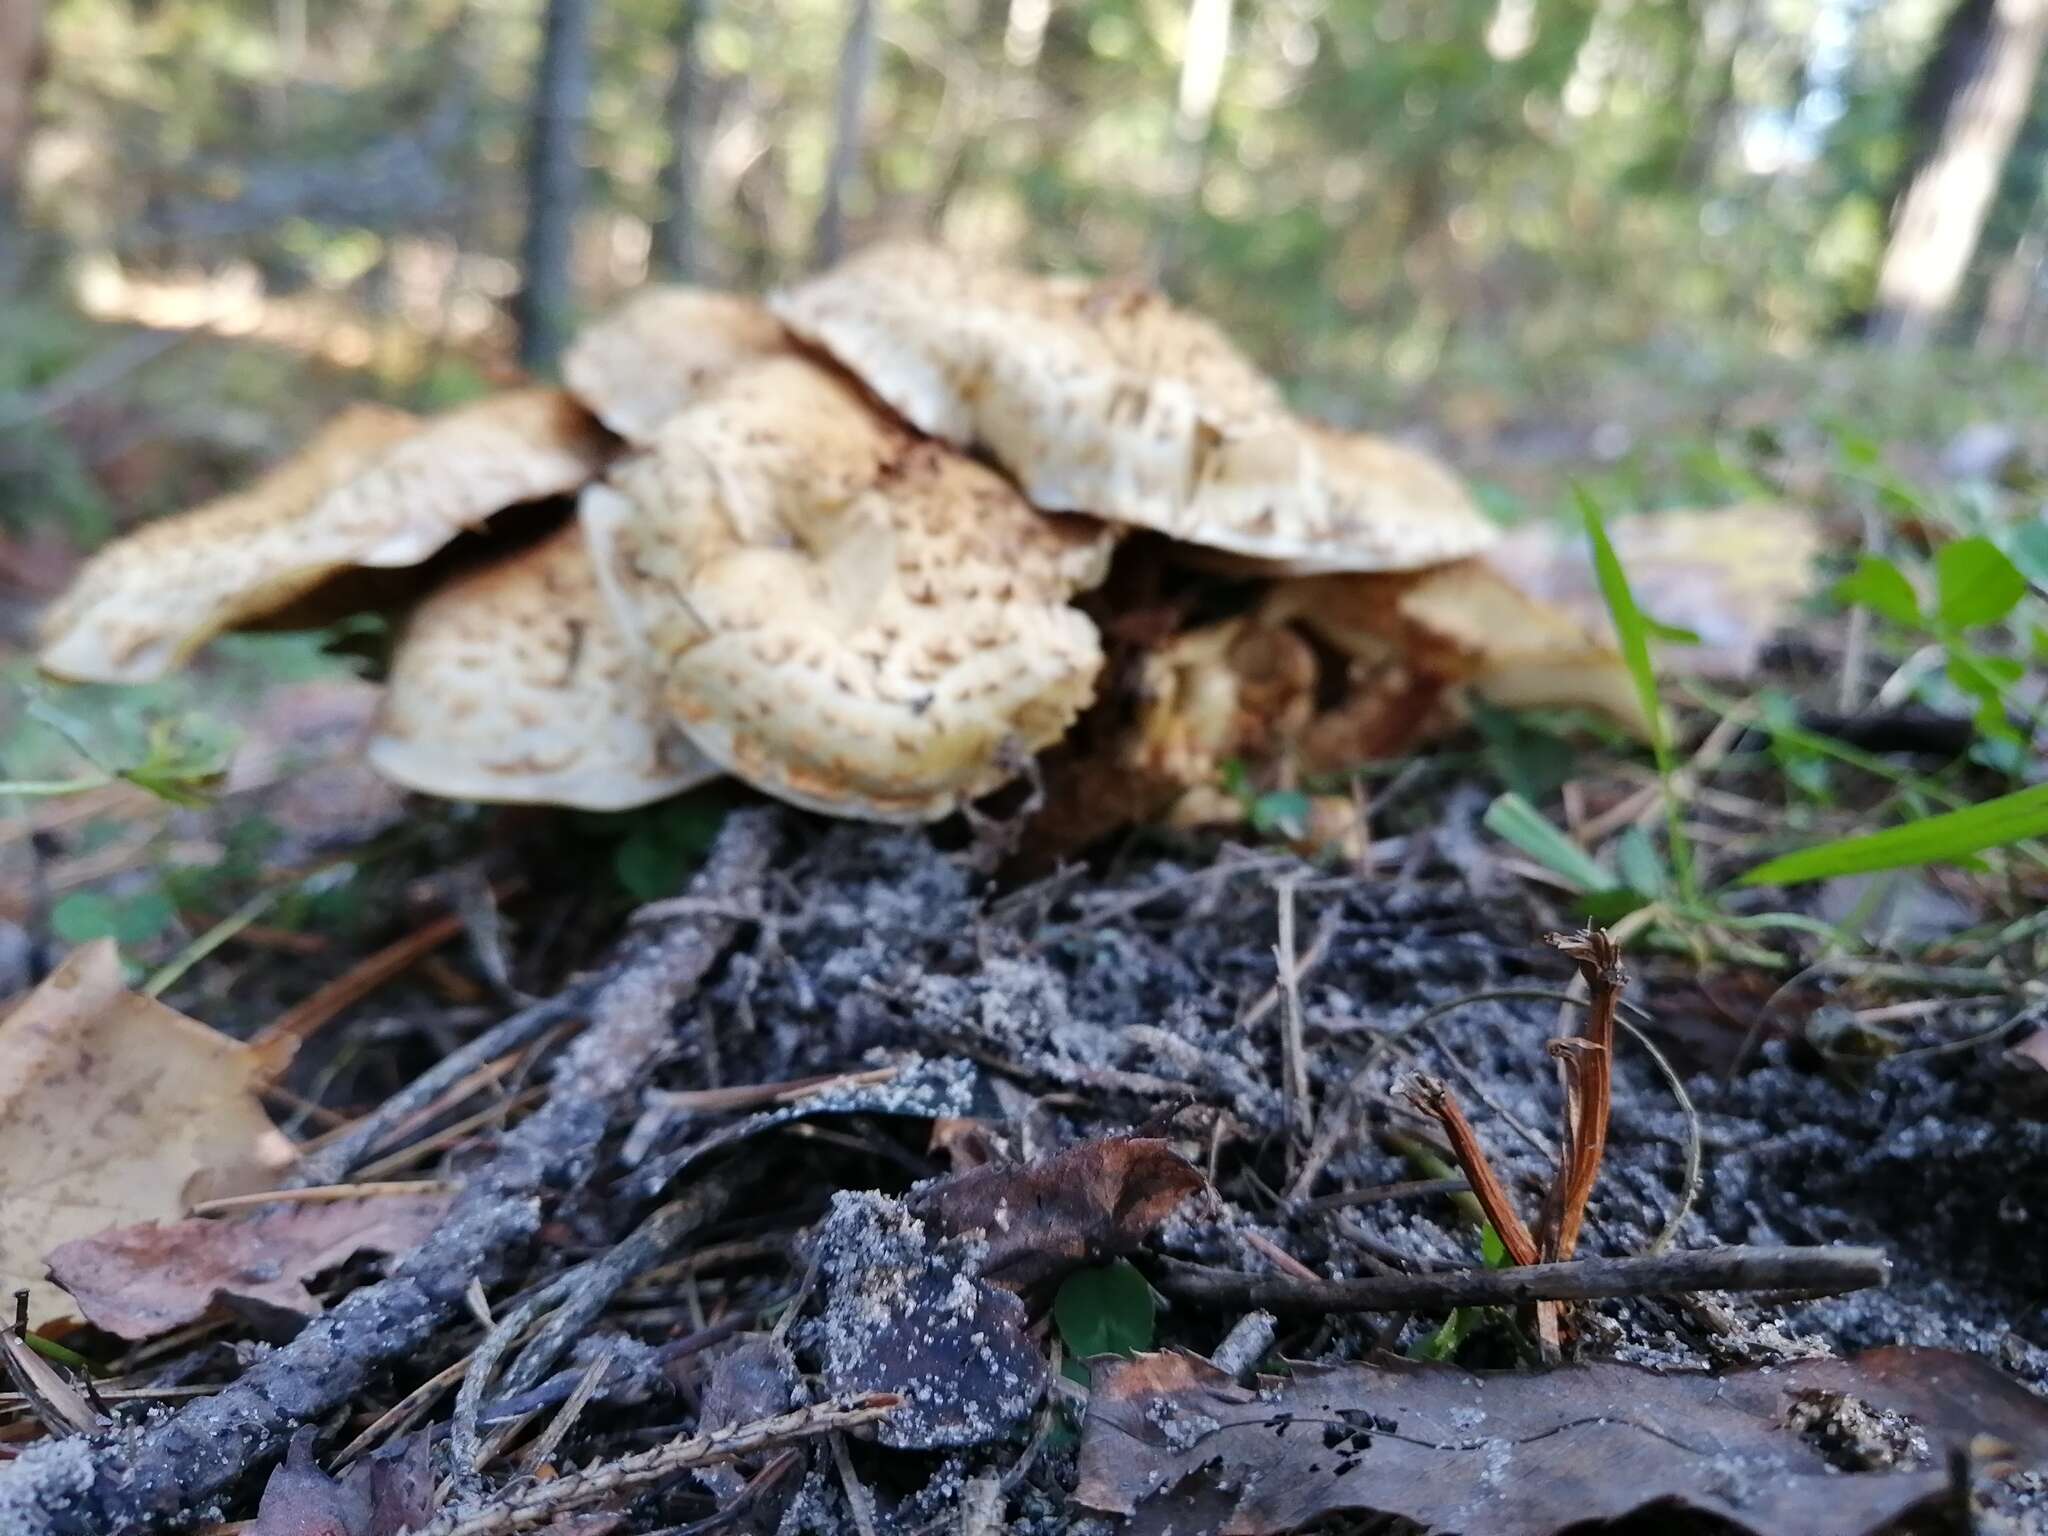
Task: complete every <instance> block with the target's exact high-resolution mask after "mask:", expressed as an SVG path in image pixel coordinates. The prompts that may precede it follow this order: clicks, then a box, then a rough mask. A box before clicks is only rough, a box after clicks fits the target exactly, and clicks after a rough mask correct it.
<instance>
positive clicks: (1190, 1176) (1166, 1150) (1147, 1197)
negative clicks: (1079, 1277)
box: [904, 1136, 1207, 1292]
mask: <svg viewBox="0 0 2048 1536" xmlns="http://www.w3.org/2000/svg"><path fill="white" fill-rule="evenodd" d="M1206 1182H1207V1181H1206V1180H1204V1179H1203V1177H1202V1174H1201V1170H1199V1169H1198V1168H1196V1167H1195V1165H1194V1164H1193V1163H1190V1162H1189V1161H1188V1160H1187V1159H1186V1158H1184V1157H1182V1156H1181V1155H1180V1154H1179V1153H1178V1152H1176V1151H1174V1150H1173V1148H1172V1147H1171V1146H1169V1145H1168V1144H1167V1143H1166V1142H1164V1141H1161V1140H1158V1139H1156V1138H1153V1137H1145V1136H1104V1137H1101V1138H1098V1139H1097V1140H1094V1141H1084V1142H1081V1143H1079V1144H1078V1145H1076V1146H1072V1147H1069V1148H1067V1150H1066V1151H1064V1152H1057V1153H1054V1154H1053V1155H1052V1156H1051V1157H1048V1158H1045V1159H1043V1160H1041V1161H1039V1162H1035V1163H991V1164H989V1165H987V1166H986V1167H981V1168H970V1169H969V1170H968V1171H967V1172H965V1173H956V1174H949V1175H948V1176H946V1177H945V1178H942V1179H937V1180H934V1181H933V1182H932V1183H929V1184H926V1185H924V1186H922V1187H921V1188H919V1189H915V1190H913V1191H911V1193H910V1194H909V1195H908V1196H906V1197H905V1199H904V1204H905V1205H907V1206H908V1207H909V1208H910V1211H911V1214H912V1215H914V1216H916V1217H918V1218H919V1219H921V1220H922V1221H924V1222H925V1223H926V1224H927V1225H928V1226H929V1227H930V1228H931V1229H932V1230H933V1231H934V1232H937V1233H940V1234H942V1235H944V1236H947V1237H959V1236H965V1235H968V1234H970V1233H972V1234H976V1235H978V1236H980V1237H982V1238H983V1239H985V1240H986V1242H987V1243H988V1255H987V1258H986V1259H985V1260H984V1261H983V1262H982V1265H981V1269H980V1273H981V1274H982V1275H983V1276H984V1277H985V1278H987V1279H988V1280H989V1281H990V1282H991V1283H992V1284H995V1285H1000V1286H1003V1287H1005V1288H1007V1289H1009V1290H1012V1291H1020V1292H1021V1291H1028V1290H1032V1289H1034V1288H1037V1287H1040V1286H1042V1285H1044V1284H1045V1283H1047V1282H1050V1281H1054V1280H1058V1279H1061V1278H1064V1277H1065V1276H1066V1275H1067V1274H1068V1273H1069V1272H1070V1271H1072V1270H1074V1269H1076V1268H1078V1267H1079V1266H1081V1265H1083V1264H1096V1263H1100V1262H1102V1261H1103V1260H1105V1259H1108V1258H1111V1257H1114V1256H1115V1255H1117V1254H1121V1253H1130V1252H1132V1251H1133V1250H1135V1249H1136V1248H1137V1247H1138V1245H1139V1244H1141V1243H1143V1242H1144V1241H1145V1239H1146V1238H1147V1237H1149V1236H1151V1234H1152V1231H1153V1229H1154V1228H1155V1227H1157V1226H1158V1225H1159V1224H1160V1223H1161V1222H1163V1221H1165V1220H1166V1218H1167V1217H1169V1216H1171V1215H1172V1214H1173V1213H1174V1211H1175V1210H1176V1209H1178V1208H1179V1206H1180V1204H1181V1202H1182V1201H1183V1200H1185V1199H1187V1198H1188V1196H1190V1195H1192V1194H1193V1193H1195V1191H1196V1190H1198V1189H1201V1188H1203V1187H1204V1185H1205V1183H1206Z"/></svg>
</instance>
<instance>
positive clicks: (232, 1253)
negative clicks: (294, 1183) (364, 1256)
mask: <svg viewBox="0 0 2048 1536" xmlns="http://www.w3.org/2000/svg"><path fill="white" fill-rule="evenodd" d="M450 1199H452V1197H451V1196H447V1195H439V1196H426V1197H422V1198H418V1199H412V1198H405V1197H392V1198H387V1199H375V1200H337V1201H329V1202H322V1203H318V1204H306V1203H296V1202H295V1203H293V1204H290V1205H284V1206H279V1207H276V1208H274V1209H271V1210H266V1211H262V1212H259V1213H258V1214H256V1215H253V1216H248V1217H244V1218H242V1219H240V1220H227V1221H220V1220H210V1219H207V1218H203V1217H194V1218H192V1219H190V1220H186V1221H171V1222H153V1221H146V1222H142V1223H140V1224H138V1225H135V1226H127V1227H110V1228H108V1229H107V1230H106V1231H104V1232H99V1233H96V1234H94V1235H93V1236H91V1237H82V1238H78V1239H76V1240H74V1241H72V1242H68V1243H65V1244H63V1245H62V1246H60V1247H58V1248H56V1249H55V1250H53V1251H52V1252H51V1254H50V1256H49V1266H50V1278H51V1279H52V1280H54V1281H56V1282H57V1284H59V1285H61V1286H63V1287H64V1289H65V1290H67V1291H69V1292H70V1293H71V1299H72V1300H73V1301H75V1302H77V1303H78V1309H79V1311H80V1312H81V1313H82V1314H83V1315H84V1317H85V1320H86V1321H87V1322H89V1323H91V1324H93V1325H94V1326H95V1327H99V1328H104V1329H106V1330H107V1332H109V1333H116V1334H119V1335H120V1336H121V1337H122V1338H124V1339H146V1338H150V1337H153V1336H154V1335H156V1334H159V1333H167V1332H169V1331H170V1330H171V1329H173V1328H177V1327H180V1326H182V1325H183V1324H185V1323H189V1322H194V1321H196V1320H198V1319H199V1318H200V1317H202V1316H204V1315H205V1313H206V1311H207V1309H208V1308H210V1307H211V1306H212V1305H213V1304H214V1303H215V1302H216V1301H222V1300H225V1301H230V1302H236V1303H243V1304H253V1305H255V1306H257V1307H270V1308H276V1309H279V1310H281V1311H284V1312H289V1313H297V1314H300V1315H302V1316H311V1315H312V1314H314V1313H316V1312H318V1311H319V1310H320V1303H319V1301H318V1299H317V1298H315V1297H314V1295H313V1294H312V1292H310V1291H308V1290H307V1289H306V1285H305V1282H306V1281H307V1280H308V1279H310V1278H311V1277H312V1276H314V1275H317V1274H319V1273H320V1272H321V1271H322V1270H327V1269H332V1268H333V1267H334V1266H335V1265H337V1264H339V1263H341V1262H342V1261H343V1260H345V1259H347V1258H348V1257H350V1256H351V1255H352V1254H356V1253H365V1252H370V1253H403V1252H405V1251H406V1250H407V1249H409V1248H412V1247H414V1246H416V1245H417V1244H418V1243H420V1242H421V1241H423V1240H424V1239H425V1238H426V1236H427V1234H428V1233H430V1232H432V1231H433V1230H434V1228H435V1226H436V1225H437V1224H438V1223H439V1222H440V1219H441V1217H442V1216H443V1215H445V1214H446V1213H447V1210H448V1205H449V1201H450Z"/></svg>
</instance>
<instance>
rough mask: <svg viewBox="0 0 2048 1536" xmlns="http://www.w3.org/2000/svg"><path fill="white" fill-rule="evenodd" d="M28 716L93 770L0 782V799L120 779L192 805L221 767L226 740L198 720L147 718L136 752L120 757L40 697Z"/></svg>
mask: <svg viewBox="0 0 2048 1536" xmlns="http://www.w3.org/2000/svg"><path fill="white" fill-rule="evenodd" d="M29 716H30V718H31V719H34V720H36V721H37V722H38V723H40V724H42V725H45V726H47V727H48V728H49V729H50V730H52V731H54V732H56V733H57V734H58V735H59V736H61V737H62V738H63V739H64V741H65V742H66V743H67V744H69V746H70V747H71V749H72V750H73V751H74V752H76V753H77V754H78V755H79V756H80V757H82V758H84V759H85V760H86V761H87V762H88V763H91V764H92V765H93V771H92V772H90V773H86V774H81V775H79V776H78V777H76V778H70V779H10V780H0V797H5V796H8V795H19V796H21V797H23V798H27V799H36V798H41V797H45V796H50V795H76V794H83V793H85V792H86V791H87V790H92V789H103V788H105V787H106V786H107V785H109V784H114V783H118V782H123V781H125V782H127V783H129V784H133V785H134V786H135V787H136V788H138V789H144V790H147V791H149V793H151V794H152V795H155V796H156V797H157V798H158V799H160V800H166V801H169V802H170V803H171V804H172V805H180V806H198V805H204V804H206V803H207V801H208V800H209V799H210V798H211V797H212V794H213V791H214V790H215V789H216V788H218V786H219V784H220V780H221V776H222V775H223V774H224V773H225V772H226V771H227V763H228V753H229V743H228V741H227V740H226V739H225V738H224V737H223V736H222V734H221V733H220V732H219V731H217V730H215V729H213V728H212V727H211V726H209V725H207V724H206V723H204V722H202V721H198V720H169V719H160V720H153V721H151V722H150V724H149V727H148V730H147V733H146V735H145V737H144V741H143V746H142V750H141V751H140V752H139V753H135V754H131V755H129V756H127V757H125V758H123V757H121V756H119V755H117V754H115V753H112V752H109V751H107V750H106V749H104V748H100V747H98V746H96V745H95V744H94V743H93V742H92V741H91V740H90V739H89V738H88V736H87V734H86V731H85V729H84V728H83V727H82V726H81V725H80V724H79V723H78V722H77V721H75V720H72V719H71V718H69V717H68V716H66V715H64V714H63V713H61V712H60V711H58V710H56V709H53V708H51V707H50V706H49V705H48V704H47V703H46V702H45V701H43V700H41V699H33V700H31V701H30V704H29Z"/></svg>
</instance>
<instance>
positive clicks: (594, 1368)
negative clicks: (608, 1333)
mask: <svg viewBox="0 0 2048 1536" xmlns="http://www.w3.org/2000/svg"><path fill="white" fill-rule="evenodd" d="M617 1352H618V1346H617V1345H616V1344H615V1343H607V1344H605V1345H604V1346H603V1347H602V1348H600V1349H599V1350H598V1352H597V1354H596V1355H595V1356H593V1357H592V1359H591V1362H590V1364H589V1365H587V1366H585V1367H584V1369H583V1374H582V1375H581V1376H579V1377H577V1378H576V1385H575V1386H574V1387H573V1388H572V1389H571V1390H570V1392H569V1396H568V1400H567V1401H565V1402H564V1403H563V1404H562V1406H561V1407H560V1408H558V1409H556V1410H555V1416H554V1417H553V1418H552V1419H550V1420H548V1427H547V1428H546V1429H544V1430H542V1431H541V1433H540V1438H539V1439H538V1440H536V1441H534V1442H533V1446H532V1448H531V1449H530V1450H528V1451H527V1453H526V1464H525V1469H524V1470H525V1472H526V1474H527V1475H528V1476H532V1475H533V1474H534V1473H536V1472H538V1471H539V1470H540V1469H541V1468H542V1467H544V1466H546V1465H547V1463H548V1461H549V1460H550V1459H551V1458H552V1457H553V1456H554V1454H555V1452H556V1450H558V1449H559V1448H560V1446H561V1444H562V1441H563V1440H565V1439H566V1438H567V1437H568V1434H569V1431H570V1430H571V1429H572V1428H573V1427H574V1426H575V1423H576V1421H577V1420H578V1419H579V1418H581V1417H582V1416H583V1410H584V1409H585V1408H586V1407H588V1406H589V1404H590V1399H591V1398H592V1397H594V1396H595V1395H596V1394H597V1386H598V1383H599V1382H601V1381H603V1380H604V1373H605V1372H606V1371H608V1370H610V1369H611V1366H612V1356H613V1355H614V1354H616V1353H617Z"/></svg>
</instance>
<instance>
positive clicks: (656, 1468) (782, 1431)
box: [413, 1392, 902, 1536]
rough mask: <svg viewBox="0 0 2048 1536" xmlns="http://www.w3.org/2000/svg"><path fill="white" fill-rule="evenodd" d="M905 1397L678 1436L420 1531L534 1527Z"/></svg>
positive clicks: (844, 1422) (851, 1401)
mask: <svg viewBox="0 0 2048 1536" xmlns="http://www.w3.org/2000/svg"><path fill="white" fill-rule="evenodd" d="M901 1401H902V1399H901V1398H899V1397H897V1396H896V1395H895V1394H894V1393H889V1392H870V1393H867V1394H865V1395H863V1396H859V1397H848V1398H833V1399H829V1400H828V1401H826V1402H823V1403H818V1404H815V1405H813V1406H812V1407H809V1408H799V1409H797V1410H796V1411H795V1412H794V1413H784V1414H779V1415H777V1416H776V1417H775V1418H772V1419H761V1420H757V1421H756V1422H754V1423H752V1424H737V1425H734V1426H733V1427H732V1428H730V1429H721V1430H715V1431H713V1432H712V1433H711V1434H708V1435H691V1436H689V1437H688V1438H687V1439H682V1440H671V1441H669V1442H668V1443H667V1444H666V1445H657V1446H655V1447H654V1448H653V1449H652V1450H647V1451H642V1452H640V1453H639V1454H638V1455H634V1456H624V1457H621V1458H620V1459H619V1460H617V1461H608V1462H601V1463H599V1464H598V1465H597V1466H594V1467H589V1468H586V1469H585V1470H583V1471H581V1472H572V1473H570V1474H569V1475H568V1476H566V1477H558V1478H556V1479H554V1480H553V1481H552V1482H546V1483H527V1484H520V1485H518V1486H516V1487H514V1488H512V1489H510V1490H508V1491H507V1492H506V1493H505V1494H504V1495H503V1496H502V1497H500V1498H498V1499H496V1500H494V1501H493V1502H492V1503H491V1504H490V1505H489V1506H488V1507H486V1508H484V1509H480V1510H477V1511H475V1512H474V1513H460V1512H454V1511H451V1512H449V1513H447V1514H444V1515H442V1516H440V1517H439V1518H437V1519H434V1520H430V1521H428V1522H427V1523H426V1524H425V1525H423V1526H421V1527H420V1528H419V1529H418V1530H417V1531H415V1532H414V1533H413V1536H510V1533H512V1532H516V1531H531V1530H534V1529H536V1528H538V1527H540V1526H543V1525H545V1524H547V1523H548V1522H549V1521H550V1520H552V1519H553V1518H554V1517H555V1516H557V1515H566V1514H573V1513H574V1512H575V1511H577V1510H579V1509H588V1508H589V1507H590V1506H591V1505H593V1504H601V1503H603V1502H605V1501H606V1500H608V1499H613V1498H616V1497H618V1496H619V1495H621V1494H633V1493H637V1492H639V1491H640V1490H642V1489H644V1488H651V1487H653V1486H654V1485H655V1484H657V1483H660V1482H662V1481H664V1480H666V1479H667V1478H669V1477H672V1476H674V1475H675V1474H676V1473H678V1472H683V1471H687V1470H688V1469H689V1468H691V1467H702V1466H707V1465H709V1464H710V1463H712V1462H717V1461H732V1460H734V1459H736V1458H738V1457H741V1456H750V1455H752V1454H753V1453H754V1452H756V1451H765V1450H767V1449H769V1448H770V1447H772V1446H779V1445H784V1444H787V1443H788V1442H790V1441H792V1440H808V1439H812V1438H815V1437H816V1436H818V1435H829V1434H832V1433H834V1432H836V1431H840V1430H847V1429H858V1428H860V1427H861V1426H862V1425H864V1424H872V1423H874V1422H875V1421H876V1420H878V1419H881V1418H884V1417H886V1416H887V1415H888V1413H889V1411H890V1410H891V1409H893V1408H894V1407H895V1406H896V1405H897V1404H898V1403H899V1402H901Z"/></svg>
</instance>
